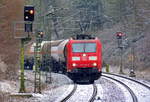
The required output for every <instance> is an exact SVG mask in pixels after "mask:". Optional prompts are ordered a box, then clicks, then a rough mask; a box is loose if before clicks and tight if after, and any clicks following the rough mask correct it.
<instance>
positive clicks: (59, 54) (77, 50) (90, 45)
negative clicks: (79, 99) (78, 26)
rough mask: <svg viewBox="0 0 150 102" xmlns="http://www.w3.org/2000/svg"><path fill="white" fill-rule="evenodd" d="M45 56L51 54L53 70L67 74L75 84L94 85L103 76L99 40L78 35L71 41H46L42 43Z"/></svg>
mask: <svg viewBox="0 0 150 102" xmlns="http://www.w3.org/2000/svg"><path fill="white" fill-rule="evenodd" d="M41 46H42V54H41V55H42V59H44V60H45V57H44V54H49V52H50V53H51V60H50V62H51V70H52V71H53V72H56V73H57V72H59V73H65V74H67V75H68V76H69V77H70V78H71V79H72V80H73V81H74V82H78V81H86V82H90V83H93V82H94V80H96V79H98V78H99V77H100V76H101V70H102V44H101V42H100V40H99V39H98V38H93V37H91V36H89V35H77V36H76V37H73V38H71V39H66V40H56V41H46V42H43V43H42V45H41Z"/></svg>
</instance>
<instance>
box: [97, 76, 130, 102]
mask: <svg viewBox="0 0 150 102" xmlns="http://www.w3.org/2000/svg"><path fill="white" fill-rule="evenodd" d="M95 83H96V85H100V86H101V87H102V89H103V91H102V93H103V95H102V96H101V95H100V100H101V101H102V102H126V96H125V93H124V92H123V91H122V89H121V88H120V86H118V85H117V84H115V83H113V82H112V81H109V80H106V79H104V78H102V77H101V78H100V79H98V80H96V81H95ZM127 102H128V101H127Z"/></svg>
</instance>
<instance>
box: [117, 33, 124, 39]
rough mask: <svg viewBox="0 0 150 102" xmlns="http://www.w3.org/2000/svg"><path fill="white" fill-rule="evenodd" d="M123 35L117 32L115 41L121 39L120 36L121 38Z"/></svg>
mask: <svg viewBox="0 0 150 102" xmlns="http://www.w3.org/2000/svg"><path fill="white" fill-rule="evenodd" d="M123 35H124V34H123V33H122V32H117V33H116V37H117V39H122V36H123Z"/></svg>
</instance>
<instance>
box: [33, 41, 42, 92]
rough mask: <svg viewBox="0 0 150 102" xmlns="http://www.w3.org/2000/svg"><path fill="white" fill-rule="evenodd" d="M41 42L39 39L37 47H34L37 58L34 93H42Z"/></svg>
mask: <svg viewBox="0 0 150 102" xmlns="http://www.w3.org/2000/svg"><path fill="white" fill-rule="evenodd" d="M40 52H41V41H40V39H37V41H36V46H35V47H34V53H35V54H34V55H35V56H34V57H35V80H34V81H35V82H34V84H35V85H34V93H41V72H40V67H41V55H40Z"/></svg>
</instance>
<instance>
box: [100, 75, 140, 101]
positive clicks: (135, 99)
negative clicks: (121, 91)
mask: <svg viewBox="0 0 150 102" xmlns="http://www.w3.org/2000/svg"><path fill="white" fill-rule="evenodd" d="M102 76H103V77H106V78H108V79H112V80H114V81H116V82H118V83H120V84H121V85H123V86H124V87H125V88H126V89H127V90H128V91H129V93H130V95H131V97H132V100H133V102H138V99H137V96H136V95H135V94H134V92H133V91H132V90H131V89H130V88H129V87H128V86H127V85H126V84H124V83H123V82H121V81H119V80H117V79H114V78H112V77H109V76H106V75H102Z"/></svg>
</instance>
